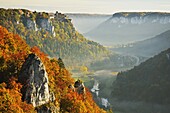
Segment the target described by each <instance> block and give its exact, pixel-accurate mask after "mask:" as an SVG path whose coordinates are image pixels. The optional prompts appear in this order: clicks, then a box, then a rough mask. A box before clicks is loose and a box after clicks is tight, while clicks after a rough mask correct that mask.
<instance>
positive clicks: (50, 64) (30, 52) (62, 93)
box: [0, 13, 105, 113]
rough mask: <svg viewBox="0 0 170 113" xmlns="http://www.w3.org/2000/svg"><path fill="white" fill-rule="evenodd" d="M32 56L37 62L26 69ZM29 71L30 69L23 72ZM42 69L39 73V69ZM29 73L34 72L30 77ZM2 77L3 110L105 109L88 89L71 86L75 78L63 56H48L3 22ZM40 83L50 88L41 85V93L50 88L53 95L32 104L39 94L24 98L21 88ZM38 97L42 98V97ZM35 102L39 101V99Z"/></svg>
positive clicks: (93, 112)
mask: <svg viewBox="0 0 170 113" xmlns="http://www.w3.org/2000/svg"><path fill="white" fill-rule="evenodd" d="M1 14H2V13H1ZM11 25H12V24H11ZM30 56H31V57H32V56H34V58H36V60H35V62H36V64H31V65H30V68H29V69H26V68H28V67H24V65H29V64H30V61H31V60H30V59H29V58H31V57H30ZM36 69H42V70H36ZM33 70H34V71H33ZM26 71H28V73H24V74H23V72H26ZM39 71H40V73H36V72H39ZM29 73H31V75H30V77H29V79H27V78H28V76H27V74H29ZM44 74H45V77H46V78H45V77H44V78H43V80H40V78H37V77H41V76H44ZM34 75H35V77H34ZM38 75H39V76H38ZM19 76H20V77H19ZM22 76H23V77H22ZM36 76H37V77H36ZM0 78H1V79H0V112H2V113H7V112H8V113H13V112H15V113H33V112H37V111H39V110H42V111H46V112H47V111H48V112H51V110H52V111H55V112H53V113H58V112H64V113H66V112H69V113H88V112H89V113H102V112H105V111H103V110H102V109H100V108H99V107H98V106H97V105H96V104H95V103H94V101H93V100H92V96H91V94H90V93H89V91H88V90H87V89H86V93H84V94H79V93H77V92H76V91H73V90H72V89H69V88H68V86H69V85H70V84H72V83H73V82H74V81H73V79H72V78H71V75H70V73H69V72H68V71H67V70H66V69H65V67H64V64H63V62H62V60H61V59H59V60H57V59H49V58H48V56H47V55H46V54H44V53H43V52H41V51H40V50H39V49H38V47H35V46H34V47H29V46H28V45H27V44H26V42H25V41H24V40H23V39H22V38H21V37H20V36H18V35H15V34H12V33H9V32H8V31H7V30H6V29H5V28H3V27H2V26H0ZM36 79H37V80H38V83H37V80H36ZM43 81H44V82H43ZM29 82H30V83H31V84H28V83H29ZM40 84H42V85H44V84H46V85H47V87H49V91H48V89H44V88H42V89H41V90H40V91H38V92H39V93H42V92H43V91H44V90H47V91H48V93H50V97H49V98H50V99H49V100H47V102H46V103H45V104H42V103H41V105H40V106H37V105H34V104H33V105H32V104H30V103H32V101H34V99H35V98H37V97H36V96H37V95H34V94H31V95H30V93H32V92H26V94H25V96H27V95H30V96H28V97H29V98H28V99H32V98H33V100H31V101H30V102H29V101H23V100H25V99H24V98H23V96H24V95H23V92H22V91H21V90H22V89H23V90H26V89H27V88H29V87H30V88H32V87H33V88H34V85H35V86H36V85H40ZM23 87H24V88H23ZM37 88H39V87H37V86H36V89H29V90H28V91H34V90H36V91H37ZM84 90H85V89H84ZM42 98H44V97H42ZM37 99H40V100H41V98H37ZM42 101H44V100H42ZM36 103H38V102H37V101H36ZM33 106H34V107H33ZM35 106H36V107H35Z"/></svg>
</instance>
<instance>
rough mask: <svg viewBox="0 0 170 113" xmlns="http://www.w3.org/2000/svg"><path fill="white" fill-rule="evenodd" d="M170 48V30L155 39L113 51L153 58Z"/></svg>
mask: <svg viewBox="0 0 170 113" xmlns="http://www.w3.org/2000/svg"><path fill="white" fill-rule="evenodd" d="M168 48H170V30H168V31H166V32H163V33H161V34H159V35H157V36H155V37H153V38H150V39H146V40H143V41H138V42H135V43H130V44H128V45H123V46H122V47H118V48H113V49H112V50H113V51H117V52H120V53H124V54H131V55H136V56H143V57H152V56H154V55H156V54H158V53H160V52H161V51H164V50H166V49H168Z"/></svg>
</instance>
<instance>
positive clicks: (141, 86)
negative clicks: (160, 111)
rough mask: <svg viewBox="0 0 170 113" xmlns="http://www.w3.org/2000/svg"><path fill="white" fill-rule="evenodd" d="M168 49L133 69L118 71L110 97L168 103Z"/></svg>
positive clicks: (169, 99) (169, 68)
mask: <svg viewBox="0 0 170 113" xmlns="http://www.w3.org/2000/svg"><path fill="white" fill-rule="evenodd" d="M169 86H170V49H168V50H166V51H163V52H161V53H160V54H158V55H156V56H154V57H153V58H150V59H148V60H147V61H145V62H143V63H141V64H140V65H139V66H136V67H134V68H133V69H131V70H129V71H126V72H120V73H119V74H118V75H117V79H116V81H115V82H114V83H113V92H112V95H111V96H112V97H111V98H117V99H119V100H124V101H125V100H126V101H143V102H148V103H156V104H165V105H166V104H170V87H169Z"/></svg>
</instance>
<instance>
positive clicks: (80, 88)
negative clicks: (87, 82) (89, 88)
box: [68, 79, 86, 95]
mask: <svg viewBox="0 0 170 113" xmlns="http://www.w3.org/2000/svg"><path fill="white" fill-rule="evenodd" d="M68 88H70V89H72V90H73V91H76V92H77V93H78V94H83V95H84V94H85V93H86V90H85V86H84V83H83V82H82V81H81V80H79V79H78V80H77V81H76V82H75V83H74V85H72V84H71V85H69V86H68Z"/></svg>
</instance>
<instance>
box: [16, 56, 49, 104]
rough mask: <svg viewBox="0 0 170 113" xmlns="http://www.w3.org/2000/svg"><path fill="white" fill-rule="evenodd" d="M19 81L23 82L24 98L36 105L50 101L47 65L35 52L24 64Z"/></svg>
mask: <svg viewBox="0 0 170 113" xmlns="http://www.w3.org/2000/svg"><path fill="white" fill-rule="evenodd" d="M19 81H20V82H21V83H22V84H23V88H22V94H23V100H24V101H26V102H27V103H30V104H33V106H34V107H37V106H40V105H42V104H45V103H47V102H49V100H50V93H49V88H48V76H47V72H46V70H45V67H44V65H43V63H42V61H41V60H40V58H39V57H37V56H36V55H34V54H30V55H29V56H28V58H27V59H26V61H25V63H24V64H23V66H22V69H21V73H20V75H19Z"/></svg>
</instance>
